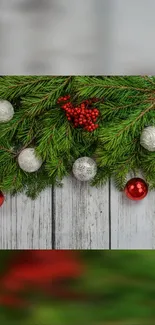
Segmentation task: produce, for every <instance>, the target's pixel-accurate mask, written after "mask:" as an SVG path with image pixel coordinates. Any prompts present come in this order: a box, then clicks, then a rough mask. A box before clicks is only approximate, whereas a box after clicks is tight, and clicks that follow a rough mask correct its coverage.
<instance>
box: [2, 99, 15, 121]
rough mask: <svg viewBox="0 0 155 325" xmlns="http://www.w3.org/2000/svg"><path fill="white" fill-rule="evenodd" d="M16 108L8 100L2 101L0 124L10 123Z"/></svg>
mask: <svg viewBox="0 0 155 325" xmlns="http://www.w3.org/2000/svg"><path fill="white" fill-rule="evenodd" d="M13 115H14V108H13V106H12V104H11V103H10V102H8V101H7V100H0V122H2V123H4V122H8V121H10V120H11V119H12V118H13Z"/></svg>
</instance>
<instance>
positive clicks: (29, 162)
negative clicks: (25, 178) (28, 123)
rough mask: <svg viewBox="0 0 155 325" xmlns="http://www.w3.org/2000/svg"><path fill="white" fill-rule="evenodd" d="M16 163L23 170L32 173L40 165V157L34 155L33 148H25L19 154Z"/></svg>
mask: <svg viewBox="0 0 155 325" xmlns="http://www.w3.org/2000/svg"><path fill="white" fill-rule="evenodd" d="M18 164H19V166H20V168H21V169H22V170H24V171H25V172H28V173H33V172H36V171H37V170H38V169H39V168H40V167H41V165H42V159H41V158H38V157H37V156H36V153H35V149H34V148H26V149H23V150H22V151H21V153H20V154H19V156H18Z"/></svg>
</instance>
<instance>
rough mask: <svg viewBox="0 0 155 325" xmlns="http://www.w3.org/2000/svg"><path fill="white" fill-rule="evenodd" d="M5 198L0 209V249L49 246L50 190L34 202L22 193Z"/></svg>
mask: <svg viewBox="0 0 155 325" xmlns="http://www.w3.org/2000/svg"><path fill="white" fill-rule="evenodd" d="M6 200H7V202H6V203H5V204H4V205H3V207H2V208H1V209H0V249H51V248H52V195H51V190H50V189H47V190H46V191H45V192H44V193H42V194H41V195H40V196H39V197H38V198H37V199H36V200H35V201H32V200H30V199H28V198H27V197H26V196H25V195H18V196H17V197H14V198H10V197H9V196H7V198H6Z"/></svg>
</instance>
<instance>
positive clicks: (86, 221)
mask: <svg viewBox="0 0 155 325" xmlns="http://www.w3.org/2000/svg"><path fill="white" fill-rule="evenodd" d="M63 184H64V185H63V187H62V188H55V192H54V208H55V229H56V232H55V234H56V238H55V239H56V248H57V249H63V248H65V249H103V248H105V249H107V248H109V201H108V198H109V186H108V184H107V185H106V186H105V187H103V188H102V189H97V188H95V187H91V186H90V185H88V183H82V182H79V181H77V180H76V179H75V178H73V177H68V178H66V179H65V180H64V181H63Z"/></svg>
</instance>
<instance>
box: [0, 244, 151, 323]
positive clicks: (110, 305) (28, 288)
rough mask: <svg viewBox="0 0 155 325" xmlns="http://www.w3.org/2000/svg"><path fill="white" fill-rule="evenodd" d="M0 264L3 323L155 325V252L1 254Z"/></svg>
mask: <svg viewBox="0 0 155 325" xmlns="http://www.w3.org/2000/svg"><path fill="white" fill-rule="evenodd" d="M0 261H1V263H0V311H1V312H0V323H1V324H4V325H12V324H17V325H30V324H36V325H37V324H45V325H51V324H54V325H72V324H74V325H79V324H85V325H99V324H102V325H118V324H119V325H133V324H136V325H138V324H139V325H140V324H143V325H153V324H154V323H155V308H154V300H155V252H154V250H152V251H145V250H144V251H143V250H137V251H136V250H135V251H134V250H133V251H131V250H124V251H119V250H118V251H113V250H112V251H108V250H98V251H97V250H95V251H93V250H86V251H78V252H76V251H70V252H69V251H39V250H38V251H37V250H36V251H35V250H33V251H31V250H30V251H28V250H27V251H24V250H22V251H13V250H12V251H8V250H4V251H2V250H1V251H0ZM52 265H53V267H52ZM35 275H36V277H35ZM18 276H19V278H18ZM94 279H95V283H94Z"/></svg>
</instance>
